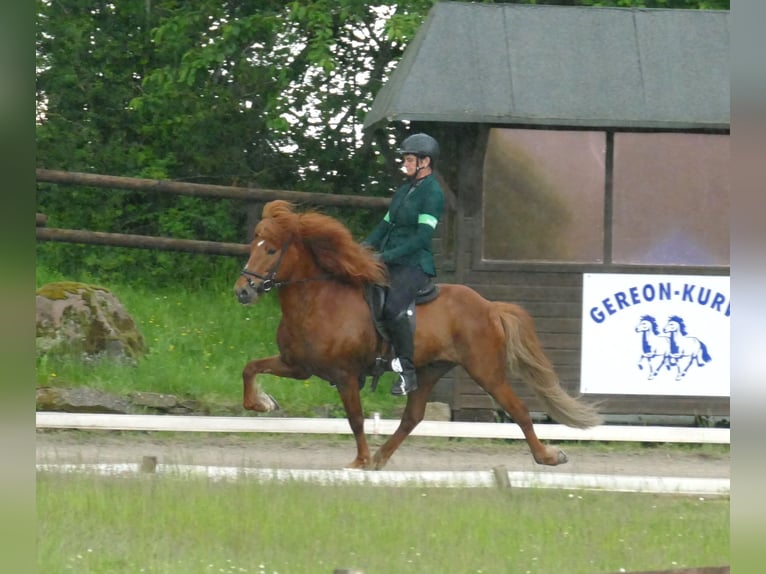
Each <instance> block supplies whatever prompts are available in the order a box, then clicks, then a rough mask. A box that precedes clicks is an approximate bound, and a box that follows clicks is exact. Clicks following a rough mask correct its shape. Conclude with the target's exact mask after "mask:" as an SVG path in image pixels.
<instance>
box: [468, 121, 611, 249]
mask: <svg viewBox="0 0 766 574" xmlns="http://www.w3.org/2000/svg"><path fill="white" fill-rule="evenodd" d="M605 155H606V134H605V133H604V132H593V131H552V130H524V129H503V128H495V129H492V130H490V134H489V140H488V143H487V153H486V156H485V160H484V178H483V180H484V190H483V200H484V208H483V210H482V211H483V218H484V220H483V222H482V226H481V229H482V259H483V260H485V261H492V260H495V261H544V262H567V263H593V262H597V263H598V262H603V254H604V187H605V186H604V178H605Z"/></svg>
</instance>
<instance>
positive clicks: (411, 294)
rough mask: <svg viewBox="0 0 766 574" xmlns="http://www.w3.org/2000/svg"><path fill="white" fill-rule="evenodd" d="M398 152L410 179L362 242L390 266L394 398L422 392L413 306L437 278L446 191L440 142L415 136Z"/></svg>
mask: <svg viewBox="0 0 766 574" xmlns="http://www.w3.org/2000/svg"><path fill="white" fill-rule="evenodd" d="M398 153H399V154H400V155H401V156H402V158H403V161H404V170H405V172H406V173H407V178H408V181H407V182H406V183H405V184H404V185H402V186H401V187H399V189H397V190H396V192H395V193H394V196H393V198H392V199H391V204H390V206H389V209H388V212H387V213H386V215H385V217H383V219H382V220H381V221H380V223H378V225H377V226H376V227H375V229H373V230H372V232H371V233H370V234H369V235H368V236H367V238H366V239H364V241H362V243H363V244H364V245H368V246H370V247H372V248H373V249H375V250H376V251H377V252H378V257H379V258H380V259H381V260H382V261H383V262H384V263H385V264H386V266H387V267H388V278H389V286H388V294H387V296H386V303H385V306H384V307H383V323H384V325H385V327H386V330H387V331H388V333H389V336H390V337H391V344H392V346H393V348H394V354H395V358H394V360H393V361H391V368H392V369H393V370H394V371H395V372H397V373H399V380H398V381H396V382H395V383H394V385H393V387H392V388H391V394H392V395H398V396H404V395H407V394H408V393H411V392H413V391H414V390H416V389H417V388H418V383H417V377H416V376H415V364H414V362H413V357H414V354H415V353H414V346H415V345H414V341H413V333H412V329H411V327H410V321H409V317H408V316H407V307H409V305H410V303H411V302H412V301H413V300H414V299H415V295H416V294H417V292H418V291H419V290H420V289H421V288H423V287H424V286H425V285H427V284H428V282H429V281H430V278H431V277H434V276H435V275H436V267H435V265H434V257H433V253H432V251H431V240H432V238H433V234H434V230H435V229H436V225H437V224H438V223H439V219H440V218H441V215H442V212H443V211H444V193H443V192H442V189H441V187H439V183H438V182H437V181H436V178H435V177H434V175H433V170H434V164H435V162H436V160H437V159H438V157H439V144H438V143H437V141H436V140H435V139H434V138H432V137H431V136H429V135H428V134H424V133H418V134H413V135H411V136H409V137H408V138H406V139H405V140H404V141H403V142H402V145H401V147H400V148H399V150H398Z"/></svg>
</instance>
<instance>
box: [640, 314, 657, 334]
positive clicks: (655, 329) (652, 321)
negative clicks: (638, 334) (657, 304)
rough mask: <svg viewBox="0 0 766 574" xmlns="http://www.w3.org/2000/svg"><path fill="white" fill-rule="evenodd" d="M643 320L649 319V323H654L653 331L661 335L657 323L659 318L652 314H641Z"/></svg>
mask: <svg viewBox="0 0 766 574" xmlns="http://www.w3.org/2000/svg"><path fill="white" fill-rule="evenodd" d="M641 320H642V321H649V323H651V325H652V333H654V334H655V335H659V334H660V328H659V326H658V325H657V320H656V319H655V318H654V317H653V316H652V315H642V316H641Z"/></svg>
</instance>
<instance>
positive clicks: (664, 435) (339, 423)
mask: <svg viewBox="0 0 766 574" xmlns="http://www.w3.org/2000/svg"><path fill="white" fill-rule="evenodd" d="M36 424H37V428H39V429H82V430H133V431H174V432H185V431H186V432H229V433H239V432H261V433H296V434H351V429H350V428H349V425H348V422H347V421H346V419H321V418H290V417H253V416H246V417H203V416H183V415H114V414H94V413H59V412H37V413H36ZM398 425H399V421H398V420H393V419H377V418H372V419H366V420H365V429H366V431H367V432H368V433H369V434H383V435H389V434H392V433H393V432H394V430H396V427H397V426H398ZM535 432H536V433H537V436H538V437H540V438H541V439H543V440H562V441H602V442H619V441H624V442H668V443H697V444H731V442H730V440H731V439H730V431H729V429H727V428H702V427H662V426H618V425H601V426H598V427H594V428H591V429H586V430H580V429H573V428H569V427H566V426H564V425H558V424H536V425H535ZM412 436H428V437H454V438H488V439H523V438H524V435H523V434H522V433H521V429H520V428H519V427H518V425H516V424H512V423H471V422H450V421H423V422H421V423H420V424H419V425H418V426H417V427H415V430H414V431H413V432H412Z"/></svg>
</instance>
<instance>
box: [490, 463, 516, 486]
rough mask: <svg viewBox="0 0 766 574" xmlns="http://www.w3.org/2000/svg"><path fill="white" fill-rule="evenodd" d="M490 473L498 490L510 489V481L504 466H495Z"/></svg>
mask: <svg viewBox="0 0 766 574" xmlns="http://www.w3.org/2000/svg"><path fill="white" fill-rule="evenodd" d="M492 472H493V473H494V474H495V484H497V487H498V488H511V479H510V478H508V469H507V468H506V467H505V466H503V465H500V466H496V467H494V468H493V469H492Z"/></svg>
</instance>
